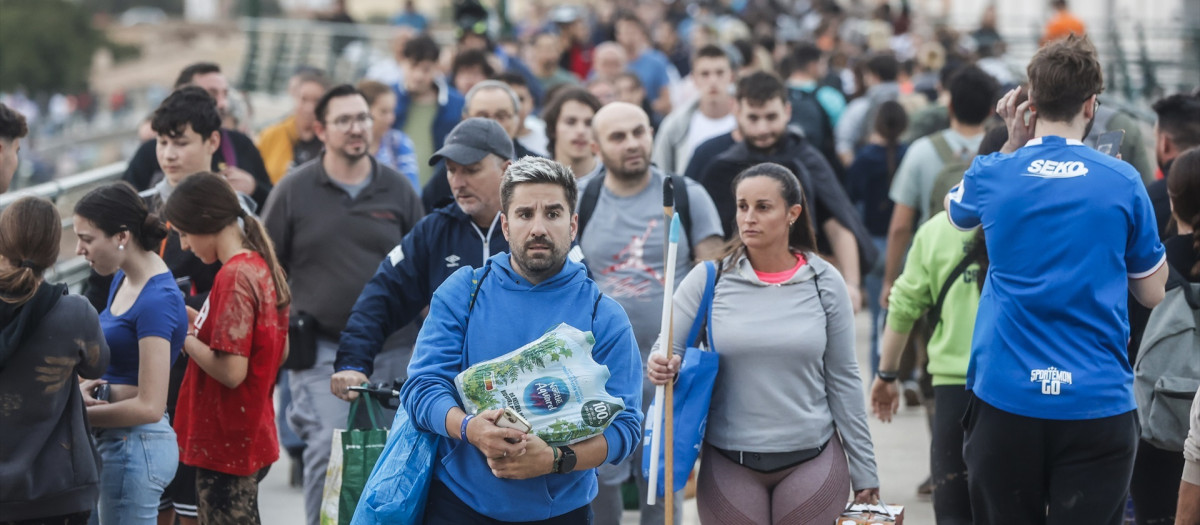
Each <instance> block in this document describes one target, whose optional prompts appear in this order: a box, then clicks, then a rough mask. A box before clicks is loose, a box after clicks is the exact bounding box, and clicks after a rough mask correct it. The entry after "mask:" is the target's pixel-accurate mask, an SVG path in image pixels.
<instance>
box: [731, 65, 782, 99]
mask: <svg viewBox="0 0 1200 525" xmlns="http://www.w3.org/2000/svg"><path fill="white" fill-rule="evenodd" d="M736 97H737V101H738V103H739V104H742V103H745V102H750V103H751V104H753V105H755V106H761V105H763V104H766V103H767V102H770V101H771V100H774V99H776V98H777V99H779V100H782V101H783V102H784V103H785V104H786V103H787V101H788V97H787V88H786V87H784V85H783V81H781V80H779V77H777V76H775V75H772V74H770V73H767V72H765V71H756V72H754V73H751V74H749V75H746V76H744V77H742V79H741V80H739V81H738V83H737V95H736Z"/></svg>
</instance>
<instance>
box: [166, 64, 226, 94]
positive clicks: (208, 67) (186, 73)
mask: <svg viewBox="0 0 1200 525" xmlns="http://www.w3.org/2000/svg"><path fill="white" fill-rule="evenodd" d="M220 72H221V66H218V65H216V64H214V63H212V62H196V63H195V64H192V65H190V66H188V67H185V68H183V71H180V72H179V76H178V77H175V89H179V88H181V87H183V86H186V85H188V84H191V83H192V80H193V79H195V78H196V76H197V75H207V74H209V73H220Z"/></svg>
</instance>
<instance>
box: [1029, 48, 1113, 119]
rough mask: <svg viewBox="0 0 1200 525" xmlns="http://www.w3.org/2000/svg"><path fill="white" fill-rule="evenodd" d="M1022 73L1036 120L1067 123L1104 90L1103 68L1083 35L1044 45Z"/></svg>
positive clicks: (1093, 49)
mask: <svg viewBox="0 0 1200 525" xmlns="http://www.w3.org/2000/svg"><path fill="white" fill-rule="evenodd" d="M1026 73H1027V75H1028V76H1029V86H1030V89H1029V96H1030V98H1031V99H1032V100H1033V107H1035V108H1037V115H1038V120H1040V121H1049V122H1066V121H1069V120H1071V119H1073V118H1075V115H1076V114H1078V113H1079V109H1080V108H1081V107H1083V103H1084V102H1086V101H1087V99H1088V98H1090V97H1091V96H1092V95H1098V94H1100V92H1102V91H1104V69H1103V68H1102V67H1100V60H1099V59H1097V58H1096V47H1095V46H1093V45H1092V41H1091V40H1089V39H1088V37H1086V36H1076V35H1074V34H1072V35H1070V36H1068V37H1067V38H1064V39H1062V40H1056V41H1054V42H1051V43H1049V44H1046V45H1045V46H1044V47H1042V48H1041V49H1039V50H1038V51H1037V53H1034V55H1033V59H1032V60H1030V61H1029V67H1028V68H1026Z"/></svg>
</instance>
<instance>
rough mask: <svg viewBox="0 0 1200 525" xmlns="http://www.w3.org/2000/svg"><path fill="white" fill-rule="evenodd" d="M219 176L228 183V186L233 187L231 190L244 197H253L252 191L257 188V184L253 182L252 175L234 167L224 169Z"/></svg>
mask: <svg viewBox="0 0 1200 525" xmlns="http://www.w3.org/2000/svg"><path fill="white" fill-rule="evenodd" d="M221 176H222V177H225V180H226V181H229V185H230V186H233V189H235V190H237V191H239V192H241V193H244V194H246V195H254V189H255V188H257V187H258V182H256V181H255V180H254V176H253V175H251V174H249V173H247V172H246V170H243V169H241V168H239V167H236V166H229V167H227V168H225V171H222V172H221Z"/></svg>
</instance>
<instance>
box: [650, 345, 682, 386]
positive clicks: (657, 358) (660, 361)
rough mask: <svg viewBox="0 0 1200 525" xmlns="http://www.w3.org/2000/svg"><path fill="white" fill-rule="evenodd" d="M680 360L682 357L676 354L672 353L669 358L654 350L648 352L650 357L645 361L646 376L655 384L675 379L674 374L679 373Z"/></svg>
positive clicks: (663, 383)
mask: <svg viewBox="0 0 1200 525" xmlns="http://www.w3.org/2000/svg"><path fill="white" fill-rule="evenodd" d="M680 361H682V359H680V357H679V356H677V355H672V356H671V358H670V359H667V357H666V356H664V355H662V354H660V353H658V352H654V353H652V354H650V359H649V360H648V361H647V362H646V369H647V370H646V376H647V377H649V378H650V382H651V383H654V384H655V385H665V384H667V383H670V382H671V381H674V380H675V375H676V374H678V373H679V363H680Z"/></svg>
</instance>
